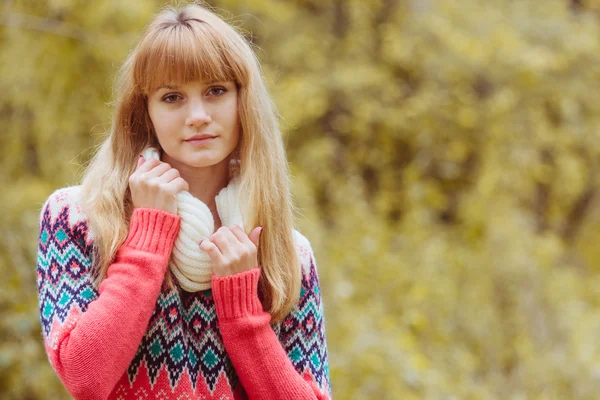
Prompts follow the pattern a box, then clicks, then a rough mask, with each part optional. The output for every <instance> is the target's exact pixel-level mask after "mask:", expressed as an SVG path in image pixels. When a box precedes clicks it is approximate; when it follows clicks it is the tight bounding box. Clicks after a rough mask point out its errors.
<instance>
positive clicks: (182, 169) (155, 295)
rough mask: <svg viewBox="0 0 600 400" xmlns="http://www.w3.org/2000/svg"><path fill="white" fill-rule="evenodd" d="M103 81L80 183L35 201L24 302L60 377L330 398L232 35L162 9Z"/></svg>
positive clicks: (259, 93) (256, 84) (318, 310)
mask: <svg viewBox="0 0 600 400" xmlns="http://www.w3.org/2000/svg"><path fill="white" fill-rule="evenodd" d="M117 89H118V90H117V98H116V101H115V114H114V119H113V123H112V128H111V130H110V133H109V135H108V136H107V138H106V140H105V141H104V143H103V144H102V145H101V147H100V148H99V150H98V151H97V153H96V154H95V156H94V158H93V159H92V161H91V163H90V165H89V166H88V168H87V170H86V172H85V175H84V178H83V181H82V183H81V185H79V186H71V187H66V188H62V189H59V190H57V191H55V192H54V193H52V194H51V195H50V196H49V198H48V199H47V201H46V202H45V204H44V206H43V208H42V211H41V219H40V221H41V222H40V235H39V246H38V262H37V282H38V299H39V309H40V319H41V323H42V330H43V338H44V344H45V348H46V351H47V354H48V358H49V360H50V363H51V365H52V367H53V368H54V370H55V371H56V373H57V375H58V376H59V378H60V379H61V381H62V383H63V384H64V385H65V387H66V389H67V390H68V391H69V392H70V393H71V394H72V395H73V396H74V397H75V398H76V399H107V398H108V399H206V398H216V399H256V400H258V399H295V400H299V399H329V398H331V394H330V393H331V384H330V379H329V367H328V358H327V345H326V337H325V319H324V315H323V303H322V301H321V293H320V290H319V278H318V274H317V267H316V263H315V260H314V255H313V251H312V249H311V246H310V243H309V241H308V240H307V239H306V238H305V237H304V236H302V235H301V234H300V233H299V232H298V231H296V230H295V229H294V227H293V221H294V215H293V213H294V208H293V205H292V200H291V197H290V190H289V170H288V164H287V161H286V158H285V150H284V146H283V143H282V139H281V133H280V131H279V128H278V124H277V120H276V112H275V108H274V106H273V104H272V102H271V100H270V98H269V95H268V93H267V90H266V88H265V85H264V83H263V80H262V77H261V72H260V66H259V63H258V62H257V59H256V57H255V54H254V53H253V51H252V49H251V47H250V45H249V43H248V42H247V41H246V40H245V39H244V38H243V36H242V35H241V34H239V33H238V32H237V31H236V29H234V28H233V27H232V26H231V25H229V24H228V23H226V22H224V21H223V20H222V19H221V18H219V17H218V16H217V15H216V14H214V13H212V12H211V11H209V10H208V9H206V8H204V7H202V6H199V5H196V4H190V5H187V6H185V7H183V8H167V9H165V10H164V11H162V12H161V13H160V14H158V15H157V16H156V17H155V18H154V20H153V21H152V22H151V23H150V25H149V26H148V28H147V30H146V32H145V34H144V35H143V37H142V39H141V40H140V42H139V44H138V45H137V47H136V48H135V49H134V51H133V52H132V53H131V54H130V56H129V57H128V58H127V60H126V61H125V63H124V64H123V66H122V68H121V71H120V74H119V79H118V81H117ZM145 150H146V151H145ZM142 153H144V156H142ZM238 194H239V195H238ZM207 271H208V274H207Z"/></svg>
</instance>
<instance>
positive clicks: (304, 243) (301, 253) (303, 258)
mask: <svg viewBox="0 0 600 400" xmlns="http://www.w3.org/2000/svg"><path fill="white" fill-rule="evenodd" d="M293 236H294V244H295V246H296V253H298V258H299V260H300V264H301V265H302V270H303V273H304V274H309V273H310V272H311V269H313V268H314V269H316V263H315V262H314V258H315V255H314V252H313V249H312V246H311V244H310V241H309V240H308V239H307V238H306V236H304V235H303V234H302V233H300V232H299V231H298V230H296V229H294V231H293Z"/></svg>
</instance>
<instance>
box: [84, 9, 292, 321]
mask: <svg viewBox="0 0 600 400" xmlns="http://www.w3.org/2000/svg"><path fill="white" fill-rule="evenodd" d="M196 79H202V80H208V81H228V80H233V81H235V82H236V84H237V86H238V104H239V109H238V110H239V117H240V124H241V129H242V130H241V135H240V141H239V144H238V148H237V151H236V155H237V156H238V157H239V163H240V165H239V175H240V192H241V193H244V196H242V198H241V199H240V202H241V204H240V207H242V210H245V213H244V214H243V220H244V226H245V227H247V232H246V233H247V234H248V233H249V232H250V230H252V229H253V228H254V227H256V226H258V225H262V226H264V227H265V229H264V231H263V233H262V234H261V238H260V246H259V252H258V262H259V264H260V265H262V274H261V278H260V281H259V295H260V296H259V297H260V298H261V302H262V304H263V308H264V309H265V311H267V312H269V313H270V314H271V317H272V322H273V323H275V322H279V321H281V319H282V318H283V317H284V316H285V315H286V314H287V313H288V312H289V311H290V310H291V309H292V307H294V306H295V305H296V304H297V303H298V299H299V295H300V281H301V266H300V261H299V259H298V255H297V253H296V249H295V245H294V239H293V228H294V216H295V212H296V209H295V207H294V205H293V202H292V198H291V194H290V171H289V165H288V162H287V159H286V155H285V148H284V145H283V140H282V137H281V132H280V130H279V125H278V121H277V112H276V109H275V106H274V104H273V102H272V100H271V98H270V96H269V94H268V92H267V88H266V87H265V84H264V82H263V78H262V74H261V67H260V64H259V61H258V60H257V58H256V55H255V53H254V52H253V50H252V48H251V45H250V44H249V42H248V41H247V40H246V39H245V38H244V36H243V35H242V34H241V33H240V32H239V31H238V30H237V28H235V27H233V26H232V25H230V24H228V23H227V22H225V21H224V20H223V19H221V18H220V17H219V16H217V15H216V14H215V13H213V12H212V11H210V10H209V9H208V8H207V7H206V6H202V5H200V4H197V3H192V4H187V5H183V6H179V7H173V6H168V7H166V8H165V9H163V10H162V11H161V12H160V13H158V14H157V15H156V16H155V18H154V19H153V20H152V22H151V23H150V24H149V26H148V28H147V30H146V31H145V33H144V35H143V36H142V38H141V40H140V41H139V43H138V44H137V46H136V47H135V49H134V50H133V51H132V52H131V53H130V55H129V56H128V58H127V59H126V60H125V62H124V63H123V65H122V67H121V69H120V71H119V73H118V76H117V80H116V96H115V101H114V105H115V110H114V115H113V120H112V126H111V129H110V132H109V133H108V135H107V138H106V140H105V141H104V142H103V143H102V144H101V145H100V146H99V149H98V151H97V152H96V153H95V155H94V156H93V158H92V160H91V161H90V164H89V165H88V167H87V169H86V170H85V172H84V175H83V180H82V191H83V196H82V197H83V199H84V200H83V201H84V204H83V206H84V209H85V211H86V214H87V215H88V218H89V225H90V229H91V231H92V232H93V235H94V253H95V257H94V259H95V263H94V264H95V280H94V284H95V285H99V284H100V282H101V281H102V280H103V279H104V277H105V276H106V272H107V269H108V267H109V265H110V264H111V263H112V262H113V259H114V256H115V254H116V252H117V250H118V248H119V247H120V246H121V244H122V243H123V242H124V241H125V239H126V237H127V234H128V231H129V220H130V218H131V213H132V211H133V206H132V201H131V193H130V192H129V184H128V178H129V176H130V175H131V174H132V173H133V172H134V170H135V167H136V163H137V158H138V154H140V152H141V151H142V150H143V149H144V148H145V147H146V146H147V145H152V146H158V141H157V138H156V135H155V133H154V128H153V126H152V123H151V120H150V117H149V115H148V109H147V96H148V94H149V93H152V91H153V90H154V89H155V88H157V87H158V86H160V85H162V84H165V83H174V84H182V83H186V82H190V81H193V80H196ZM242 202H243V203H242ZM170 279H171V278H170V276H169V274H167V282H168V285H169V286H170V287H171V288H173V283H172V281H171V280H170Z"/></svg>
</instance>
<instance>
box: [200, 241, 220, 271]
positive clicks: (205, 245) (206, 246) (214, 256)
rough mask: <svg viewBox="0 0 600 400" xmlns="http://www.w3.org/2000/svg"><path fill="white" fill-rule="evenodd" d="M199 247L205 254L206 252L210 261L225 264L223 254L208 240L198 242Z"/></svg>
mask: <svg viewBox="0 0 600 400" xmlns="http://www.w3.org/2000/svg"><path fill="white" fill-rule="evenodd" d="M200 249H201V250H203V251H205V252H206V254H208V256H209V257H210V261H212V263H213V264H218V265H224V264H225V262H224V261H225V260H224V257H223V254H221V251H220V250H219V248H218V247H217V245H215V244H214V243H213V242H211V241H210V240H208V239H204V240H203V241H202V242H200Z"/></svg>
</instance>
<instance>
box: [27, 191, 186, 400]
mask: <svg viewBox="0 0 600 400" xmlns="http://www.w3.org/2000/svg"><path fill="white" fill-rule="evenodd" d="M75 208H77V210H75ZM78 211H79V209H78V207H77V206H76V205H73V204H59V202H57V201H55V200H54V198H53V196H50V197H49V198H48V200H47V201H46V203H45V204H44V207H43V209H42V215H41V221H40V234H39V241H38V255H37V266H36V270H37V286H38V303H39V311H40V320H41V324H42V330H43V338H44V346H45V349H46V352H47V355H48V359H49V361H50V364H51V365H52V367H53V369H54V370H55V371H56V373H57V375H58V377H59V378H60V380H61V381H62V383H63V384H64V386H65V388H66V389H67V390H68V391H69V393H70V394H71V395H72V396H73V397H75V398H76V399H86V400H87V399H90V400H92V399H106V398H107V397H108V395H109V394H110V392H111V391H112V389H113V387H114V386H115V385H116V383H117V382H118V380H119V379H120V377H121V376H122V375H123V373H125V371H126V370H127V367H128V365H129V363H130V362H131V360H132V359H133V357H134V356H135V352H136V350H137V348H138V346H139V343H140V341H141V340H142V337H143V335H144V332H145V330H146V327H147V324H148V321H149V320H150V317H151V315H152V312H153V310H154V306H155V303H156V300H157V298H158V295H159V293H160V289H161V285H162V282H163V278H164V274H165V272H166V269H167V266H168V260H169V256H170V252H171V248H172V245H173V242H174V240H175V237H176V235H177V232H178V229H179V216H177V215H174V214H170V213H167V212H164V211H160V210H154V209H142V208H138V209H135V210H134V212H133V214H132V217H131V221H130V228H129V233H128V236H127V238H126V240H125V242H124V243H123V244H122V245H121V247H120V248H119V250H118V251H117V254H116V256H115V258H114V262H113V263H112V264H111V265H110V266H109V268H108V271H107V276H106V278H105V279H104V280H103V281H102V283H101V284H100V286H99V288H98V290H96V289H95V287H94V286H93V285H92V278H93V277H92V274H91V272H92V268H91V267H92V251H91V250H90V248H91V246H90V245H89V243H87V231H88V228H87V222H86V221H85V219H78V218H77V217H74V214H76V213H77V212H78Z"/></svg>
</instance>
